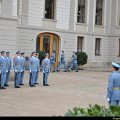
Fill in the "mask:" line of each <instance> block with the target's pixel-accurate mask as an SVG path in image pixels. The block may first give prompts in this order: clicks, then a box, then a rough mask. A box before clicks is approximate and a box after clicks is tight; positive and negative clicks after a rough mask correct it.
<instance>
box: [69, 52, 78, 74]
mask: <svg viewBox="0 0 120 120" xmlns="http://www.w3.org/2000/svg"><path fill="white" fill-rule="evenodd" d="M73 68H75V70H76V72H78V64H77V55H76V54H75V52H74V51H73V55H72V61H71V63H70V67H69V68H68V71H69V72H70V71H71V69H73Z"/></svg>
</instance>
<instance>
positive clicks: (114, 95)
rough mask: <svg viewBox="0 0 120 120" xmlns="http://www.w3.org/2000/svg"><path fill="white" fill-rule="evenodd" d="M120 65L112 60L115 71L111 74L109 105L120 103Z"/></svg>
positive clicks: (108, 95)
mask: <svg viewBox="0 0 120 120" xmlns="http://www.w3.org/2000/svg"><path fill="white" fill-rule="evenodd" d="M119 68H120V65H119V64H117V63H115V62H112V70H113V72H112V73H111V75H110V76H109V80H108V89H107V101H108V103H109V105H114V106H118V105H120V73H119V72H118V70H119Z"/></svg>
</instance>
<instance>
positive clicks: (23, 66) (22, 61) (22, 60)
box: [21, 57, 25, 71]
mask: <svg viewBox="0 0 120 120" xmlns="http://www.w3.org/2000/svg"><path fill="white" fill-rule="evenodd" d="M21 64H22V71H25V58H24V57H21Z"/></svg>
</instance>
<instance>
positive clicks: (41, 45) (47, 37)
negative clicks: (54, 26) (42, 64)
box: [36, 33, 60, 67]
mask: <svg viewBox="0 0 120 120" xmlns="http://www.w3.org/2000/svg"><path fill="white" fill-rule="evenodd" d="M59 40H60V38H59V36H58V35H57V34H54V33H41V34H39V35H38V36H37V41H36V50H40V51H43V52H45V53H49V55H50V56H51V54H52V51H53V50H55V51H56V67H58V63H59Z"/></svg>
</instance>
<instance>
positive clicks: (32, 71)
mask: <svg viewBox="0 0 120 120" xmlns="http://www.w3.org/2000/svg"><path fill="white" fill-rule="evenodd" d="M29 72H30V81H29V84H30V87H36V86H35V77H36V73H37V63H36V52H32V56H31V58H30V59H29Z"/></svg>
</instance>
